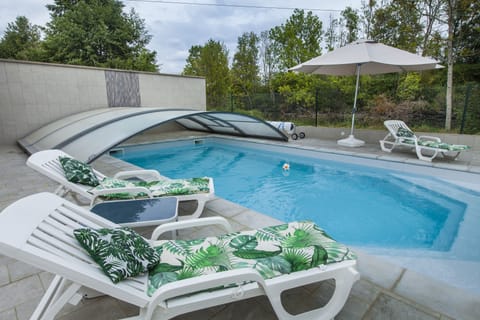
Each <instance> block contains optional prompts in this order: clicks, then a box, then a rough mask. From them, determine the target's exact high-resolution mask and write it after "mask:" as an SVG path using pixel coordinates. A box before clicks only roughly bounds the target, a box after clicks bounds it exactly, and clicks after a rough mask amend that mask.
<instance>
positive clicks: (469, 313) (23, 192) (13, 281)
mask: <svg viewBox="0 0 480 320" xmlns="http://www.w3.org/2000/svg"><path fill="white" fill-rule="evenodd" d="M299 143H300V142H299ZM301 143H303V144H305V145H308V146H309V147H315V148H326V149H328V150H329V151H332V150H334V151H335V150H337V151H338V152H347V151H346V150H342V149H341V148H340V149H338V148H337V147H336V146H335V144H334V143H332V142H331V141H321V140H315V139H310V140H309V139H305V140H304V141H302V142H301ZM335 148H336V149H335ZM378 150H379V148H378V146H366V147H365V148H362V150H356V151H355V152H357V153H359V154H360V153H361V154H363V155H364V156H366V157H379V156H383V157H384V158H386V157H387V156H385V155H382V154H381V153H380V152H379V151H378ZM476 156H477V154H475V155H474V157H473V158H470V160H468V161H461V162H458V163H447V162H445V163H441V162H440V164H439V163H438V162H437V163H435V165H437V166H443V167H450V168H452V166H453V168H455V169H457V168H460V169H463V170H467V171H470V172H472V174H475V173H479V172H480V170H479V166H478V163H477V162H476V161H477V160H478V158H475V157H476ZM388 157H391V158H392V159H393V160H394V161H409V162H412V163H414V162H416V160H415V158H413V157H410V155H403V154H400V155H388ZM26 159H27V155H25V154H24V153H23V151H21V150H20V149H19V148H17V147H16V146H0V170H1V171H2V180H1V182H0V210H2V209H3V208H5V207H6V206H7V205H8V204H10V203H12V202H13V201H15V200H17V199H19V198H21V197H24V196H27V195H30V194H32V193H36V192H40V191H53V190H54V189H55V188H56V185H55V183H53V182H52V181H50V180H49V179H47V178H45V177H44V176H42V175H40V174H38V173H36V172H34V171H33V170H31V169H30V168H28V167H27V166H26V165H25V161H26ZM472 159H473V160H472ZM94 166H95V167H96V168H98V169H99V170H100V171H102V172H104V173H106V174H113V173H114V172H116V171H119V170H121V169H125V168H126V166H127V165H126V164H125V163H122V162H119V161H118V160H116V159H113V158H110V157H107V156H104V157H102V158H100V159H99V160H97V161H96V162H95V163H94ZM181 210H183V211H188V210H191V209H190V208H189V204H187V205H185V206H183V207H182V208H181ZM214 215H215V216H216V215H220V216H224V217H225V218H227V219H229V221H231V223H232V225H233V227H234V229H235V230H243V229H247V228H258V227H263V226H267V225H272V224H276V223H279V221H277V220H275V219H273V218H270V217H268V216H265V215H262V214H260V213H257V212H253V211H251V210H248V209H246V208H243V207H241V206H239V205H236V204H234V203H231V202H229V201H226V200H224V199H220V198H217V199H215V200H213V201H210V202H209V203H208V204H207V206H206V209H205V211H204V214H203V216H214ZM140 231H141V232H142V234H144V235H148V234H149V232H151V229H149V228H143V229H141V230H140ZM212 231H213V232H217V231H218V232H219V231H220V230H212V229H209V230H205V229H196V230H194V231H193V232H189V233H186V232H181V233H180V235H179V237H180V238H195V237H198V236H204V235H206V234H212ZM354 249H355V248H354ZM357 253H358V255H359V260H358V270H359V271H360V274H361V280H360V281H358V282H357V283H356V284H355V285H354V287H353V289H352V292H351V294H350V297H349V299H348V301H347V303H346V304H345V307H344V308H343V310H342V311H341V312H340V314H339V315H338V316H337V317H336V319H345V320H346V319H365V320H366V319H467V320H468V319H472V320H473V319H480V297H479V296H476V295H475V294H472V293H470V292H467V291H464V290H462V289H458V288H455V287H452V286H449V285H448V284H445V283H441V282H438V281H435V280H432V279H430V278H428V277H425V276H423V275H420V274H418V273H415V272H413V271H411V270H407V269H404V268H402V267H399V266H396V265H393V264H391V263H388V262H386V261H384V260H383V259H381V258H378V257H375V256H371V255H368V254H366V253H363V252H361V251H357ZM51 279H52V275H51V274H49V273H48V272H45V271H42V270H39V269H37V268H35V267H34V266H29V265H26V264H24V263H21V262H18V261H16V260H14V259H11V258H9V257H6V256H2V255H0V320H23V319H28V318H29V316H30V315H31V314H32V312H33V310H34V308H35V306H36V305H37V304H38V302H39V300H40V298H41V296H42V295H43V293H44V292H45V290H46V289H47V287H48V284H49V282H50V281H51ZM331 290H332V284H331V283H322V284H319V285H316V286H309V287H302V288H298V289H295V290H293V291H291V292H287V293H286V294H285V295H286V296H287V297H286V298H287V299H286V300H287V301H288V302H289V304H288V305H289V308H291V309H292V310H296V309H298V308H308V307H309V306H310V303H311V302H312V301H315V300H317V301H320V302H322V301H324V300H325V299H326V298H328V295H329V293H331ZM315 298H318V299H315ZM135 312H136V310H135V308H134V307H133V306H131V305H129V304H127V303H124V302H121V301H118V300H116V299H113V298H110V297H106V296H103V297H99V298H95V299H84V300H82V301H81V302H80V303H79V304H78V305H77V306H68V307H66V308H65V309H64V310H62V313H61V315H60V317H59V319H62V320H76V319H89V320H97V319H98V320H100V319H102V320H107V319H117V318H120V317H126V316H133V315H135ZM175 319H182V320H187V319H211V320H220V319H233V320H235V319H276V317H275V314H274V312H273V310H272V309H271V307H270V304H269V303H268V300H267V299H266V298H255V299H250V300H246V301H241V302H237V303H232V304H228V305H222V306H218V307H214V308H209V309H205V310H200V311H197V312H193V313H189V314H185V315H182V316H179V317H176V318H175Z"/></svg>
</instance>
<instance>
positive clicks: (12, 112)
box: [0, 59, 206, 145]
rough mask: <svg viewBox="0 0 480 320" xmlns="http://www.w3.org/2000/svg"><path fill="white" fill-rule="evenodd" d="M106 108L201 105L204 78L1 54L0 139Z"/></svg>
mask: <svg viewBox="0 0 480 320" xmlns="http://www.w3.org/2000/svg"><path fill="white" fill-rule="evenodd" d="M105 107H155V108H165V109H167V108H188V109H194V110H202V111H203V110H206V93H205V79H203V78H197V77H185V76H178V75H169V74H159V73H148V72H134V71H125V70H112V69H101V68H91V67H83V66H70V65H59V64H46V63H35V62H25V61H16V60H5V59H0V144H7V145H8V144H14V143H16V141H17V140H18V139H20V138H22V137H24V136H26V135H27V134H29V133H30V132H32V131H34V130H36V129H38V128H40V127H42V126H44V125H46V124H48V123H50V122H52V121H54V120H57V119H60V118H63V117H65V116H68V115H71V114H75V113H79V112H83V111H88V110H92V109H97V108H105Z"/></svg>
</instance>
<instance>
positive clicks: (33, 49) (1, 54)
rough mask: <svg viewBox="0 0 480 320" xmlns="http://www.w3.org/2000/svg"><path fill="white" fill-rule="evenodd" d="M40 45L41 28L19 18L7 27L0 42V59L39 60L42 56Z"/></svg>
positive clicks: (22, 17) (25, 19) (24, 18)
mask: <svg viewBox="0 0 480 320" xmlns="http://www.w3.org/2000/svg"><path fill="white" fill-rule="evenodd" d="M40 43H41V42H40V27H39V26H36V25H32V24H31V23H30V22H29V21H28V19H27V18H26V17H24V16H19V17H17V18H16V19H15V22H13V23H9V24H8V25H7V28H6V29H5V32H4V34H3V37H2V39H1V40H0V58H6V59H16V60H39V59H40V57H41V56H42V51H41V48H40Z"/></svg>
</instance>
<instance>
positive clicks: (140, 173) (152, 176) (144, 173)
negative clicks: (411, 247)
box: [113, 170, 162, 181]
mask: <svg viewBox="0 0 480 320" xmlns="http://www.w3.org/2000/svg"><path fill="white" fill-rule="evenodd" d="M113 178H114V179H123V180H125V179H128V178H140V179H142V180H145V181H158V180H161V179H162V176H161V175H160V173H159V172H158V171H157V170H129V171H120V172H117V173H116V174H115V175H114V176H113Z"/></svg>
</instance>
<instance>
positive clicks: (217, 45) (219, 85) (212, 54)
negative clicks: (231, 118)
mask: <svg viewBox="0 0 480 320" xmlns="http://www.w3.org/2000/svg"><path fill="white" fill-rule="evenodd" d="M183 74H184V75H193V76H200V77H205V81H206V87H207V88H206V91H207V107H210V108H218V107H220V108H221V107H224V104H225V100H224V98H225V97H226V95H227V94H228V91H229V89H230V77H229V69H228V50H227V48H226V47H225V44H223V43H222V42H219V41H215V40H213V39H210V40H208V41H207V43H206V44H205V45H204V46H199V45H195V46H192V47H191V48H190V50H189V55H188V57H187V63H186V65H185V67H184V68H183Z"/></svg>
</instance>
